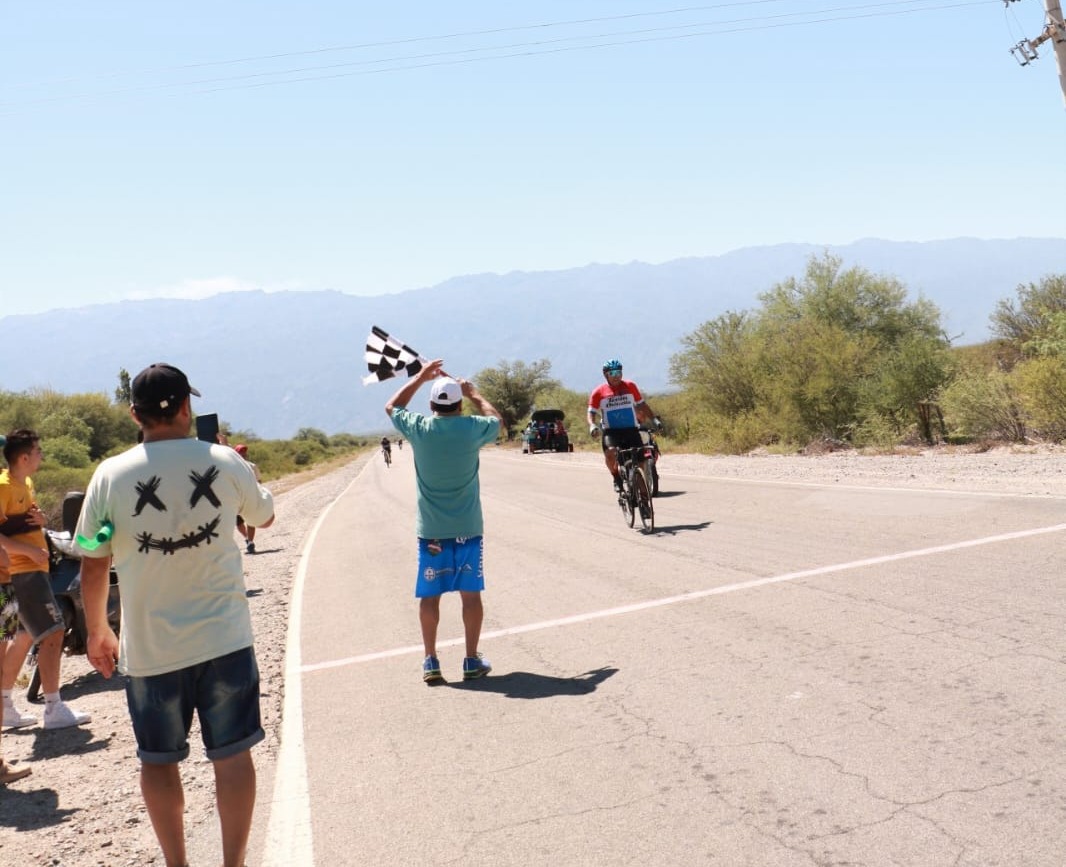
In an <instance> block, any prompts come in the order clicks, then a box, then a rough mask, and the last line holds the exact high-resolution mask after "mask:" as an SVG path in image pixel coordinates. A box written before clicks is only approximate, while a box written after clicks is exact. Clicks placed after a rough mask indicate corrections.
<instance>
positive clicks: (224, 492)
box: [77, 364, 274, 867]
mask: <svg viewBox="0 0 1066 867" xmlns="http://www.w3.org/2000/svg"><path fill="white" fill-rule="evenodd" d="M194 395H195V396H197V397H199V395H200V392H199V391H197V390H196V389H195V388H193V387H192V386H191V385H190V384H189V380H188V378H187V377H186V376H185V374H184V373H183V372H182V371H180V370H179V369H178V368H176V367H174V366H173V365H170V364H153V365H150V366H149V367H147V368H145V369H144V370H142V371H141V372H140V373H139V374H137V376H136V377H135V378H134V380H133V383H132V387H131V396H132V399H133V405H132V406H131V408H130V412H131V414H132V416H133V419H134V421H136V422H137V424H138V425H139V426H140V427H141V429H142V430H143V431H144V442H143V443H142V444H140V445H137V446H134V447H133V448H131V449H128V450H127V451H125V452H123V453H121V454H119V455H115V456H114V457H110V458H107V459H106V460H105V461H103V462H102V463H101V464H100V466H99V467H97V469H96V471H95V472H94V473H93V476H92V479H90V481H89V488H88V491H87V492H86V495H85V502H84V504H83V506H82V512H81V517H80V518H79V520H78V527H77V534H78V535H79V536H82V537H85V538H92V537H93V536H94V535H95V534H96V532H97V531H98V530H99V529H100V527H101V526H103V525H104V524H105V523H110V524H111V525H112V527H113V529H112V533H111V537H110V539H108V540H107V541H106V542H105V543H103V544H101V545H100V546H99V547H97V548H94V549H93V550H91V551H90V550H87V549H84V548H83V549H82V596H83V601H84V604H85V618H86V624H87V626H88V630H89V638H88V644H87V655H88V657H89V662H90V664H91V665H92V666H93V668H95V669H96V670H97V671H99V672H100V673H101V674H102V675H104V677H111V675H112V674H114V672H115V670H116V668H117V670H118V671H120V672H121V673H122V674H124V675H126V703H127V705H128V707H129V713H130V720H131V722H132V724H133V731H134V735H135V737H136V740H137V755H138V758H139V759H140V761H141V791H142V793H143V795H144V802H145V806H146V808H147V810H148V815H149V817H150V819H151V821H152V828H153V829H154V830H155V833H156V837H157V838H158V840H159V844H160V847H161V848H162V850H163V855H164V857H165V859H166V863H167V864H185V863H187V859H186V845H185V831H184V819H183V808H182V805H183V804H184V792H183V789H182V782H181V773H180V769H179V763H180V762H181V761H182V760H184V759H185V758H186V757H187V756H188V754H189V742H188V736H189V730H190V727H191V724H192V716H193V712H194V711H195V712H196V714H197V715H198V716H199V719H200V732H201V737H202V739H203V743H204V746H205V748H206V753H207V758H208V759H209V760H210V761H211V763H212V765H213V767H214V772H215V789H216V803H217V804H218V810H219V818H220V824H221V829H222V861H223V865H224V867H240V865H243V864H244V860H245V854H246V852H247V848H248V836H249V834H250V832H251V826H252V816H253V813H254V809H255V791H256V775H255V765H254V762H253V760H252V755H251V748H252V747H253V746H254V745H255V744H257V743H259V742H260V741H261V740H263V738H264V737H265V733H264V732H263V727H262V723H261V719H260V709H259V668H258V665H257V663H256V658H255V650H254V647H253V636H252V618H251V613H250V611H249V609H248V599H247V596H246V595H245V587H244V568H243V563H242V561H241V552H240V549H239V548H238V547H237V543H236V539H235V538H234V534H233V530H232V528H233V526H234V524H235V523H236V520H237V515H243V516H244V518H245V520H246V521H247V522H248V523H250V524H254V525H256V526H259V527H266V526H269V525H270V524H271V523H273V521H274V502H273V498H272V496H271V494H270V492H269V491H268V490H267V489H266V488H264V487H262V486H261V485H260V484H258V483H257V482H256V479H255V473H254V472H253V471H252V468H251V467H249V466H248V464H247V463H246V462H245V461H244V460H243V459H242V458H241V456H240V455H238V454H237V453H236V452H235V451H234V450H233V449H232V448H230V447H229V446H226V445H222V444H220V443H215V442H200V441H198V440H197V439H192V438H190V436H189V433H190V431H191V430H192V426H193V415H192V405H191V404H192V396H194ZM112 559H113V560H114V565H115V571H116V572H117V573H118V579H119V589H120V595H121V600H122V602H121V604H122V637H121V642H120V640H119V639H118V637H116V635H115V633H114V632H113V631H112V629H111V627H110V625H109V624H108V620H107V597H108V563H109V561H110V560H112Z"/></svg>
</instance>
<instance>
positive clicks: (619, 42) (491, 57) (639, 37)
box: [0, 0, 997, 108]
mask: <svg viewBox="0 0 1066 867" xmlns="http://www.w3.org/2000/svg"><path fill="white" fill-rule="evenodd" d="M769 2H781V0H755V2H736V3H725V4H719V5H716V6H711V7H685V8H684V9H678V10H670V11H666V12H656V13H651V12H649V13H634V14H631V15H624V16H609V17H605V18H599V19H582V20H580V21H577V22H554V23H547V24H539V25H524V26H522V27H512V28H497V29H495V30H491V31H487V30H483V31H469V32H468V33H465V34H449V35H446V36H440V37H415V38H411V39H404V40H392V41H389V42H376V43H367V44H366V46H360V47H386V46H391V45H397V44H410V43H414V42H423V41H430V40H438V39H451V38H455V37H457V36H461V35H483V34H488V33H494V34H498V33H502V32H508V31H516V30H528V29H533V28H540V27H555V26H564V25H567V24H572V23H582V24H584V23H590V22H602V21H614V20H621V19H631V18H638V17H641V18H647V17H651V16H661V15H667V14H675V13H676V12H681V11H691V10H700V11H703V10H706V9H721V8H725V7H730V6H751V5H762V4H765V3H769ZM993 2H997V0H959V2H949V3H936V4H929V3H928V2H927V0H884V2H880V3H872V4H862V5H858V6H855V5H849V6H837V7H829V8H825V9H818V10H810V11H806V12H783V13H779V14H775V15H769V16H751V17H747V18H738V19H728V20H724V21H711V22H707V21H703V22H694V23H687V24H676V25H668V26H663V27H654V28H642V29H638V30H627V31H614V32H606V33H597V34H583V35H577V36H563V37H557V38H554V39H545V40H534V41H527V42H517V43H508V44H503V45H496V46H481V47H476V48H464V49H454V50H449V51H439V52H429V53H424V54H414V55H400V56H395V57H386V58H378V59H371V60H357V61H346V62H343V63H336V64H325V65H313V66H307V67H295V68H290V69H283V70H269V71H263V72H252V73H242V74H240V75H234V76H220V77H216V78H207V79H192V80H186V81H176V82H167V83H162V84H153V85H138V86H132V87H128V88H120V89H115V90H109V91H101V92H97V93H82V94H72V95H64V96H55V97H42V98H40V99H36V100H24V101H22V102H8V103H0V106H3V107H6V108H14V107H16V106H20V105H29V104H37V103H43V102H56V101H71V100H81V99H89V98H100V97H107V96H116V95H124V94H131V93H145V92H152V91H155V92H159V91H163V90H170V91H173V90H175V89H177V88H182V89H183V90H182V93H183V94H189V95H196V94H207V93H217V92H221V91H227V90H241V89H250V88H261V87H269V86H278V85H284V84H301V83H307V82H312V81H325V80H330V79H336V78H347V77H354V76H363V75H378V74H383V73H391V72H402V71H409V70H415V69H426V68H432V67H444V66H456V65H462V64H469V63H477V62H487V61H497V60H507V59H515V58H519V57H534V56H540V55H550V54H561V53H568V52H575V51H591V50H595V49H603V48H614V47H620V46H626V45H636V44H645V43H653V42H664V41H674V40H680V39H692V38H698V37H708V36H723V35H731V34H736V33H744V32H751V31H758V30H771V29H779V28H783V27H797V26H812V25H821V24H827V23H836V22H840V21H850V20H861V19H866V18H879V17H886V16H899V15H909V14H914V13H919V12H932V11H938V10H944V9H955V8H961V7H968V6H980V5H989V4H991V3H993ZM919 3H921V4H925V5H920V6H915V4H919ZM903 6H907V7H912V8H895V7H903ZM886 7H892V8H886ZM862 10H877V11H862ZM838 12H846V13H859V14H843V15H837V14H835V13H838ZM800 16H802V17H803V18H804V19H805V20H799V21H784V20H780V19H787V18H797V17H800ZM811 16H825V17H811ZM753 22H754V23H753ZM731 25H742V26H731ZM693 28H712V29H704V30H696V31H694V32H686V33H676V32H674V31H677V30H687V31H693ZM663 33H669V34H670V35H654V34H663ZM618 36H623V37H634V38H624V39H615V37H618ZM589 40H600V41H596V42H593V43H592V44H581V45H570V46H561V47H560V45H559V44H560V43H566V42H575V41H581V42H583V43H587V42H589ZM606 40H613V41H606ZM354 48H355V46H351V47H349V48H347V49H345V48H330V49H316V50H314V51H307V52H287V53H285V54H278V55H268V56H264V57H262V58H244V59H235V60H229V61H212V62H209V63H205V64H190V65H186V66H182V67H171V68H169V71H174V70H175V69H193V68H202V67H205V66H217V65H224V64H233V63H242V62H248V61H251V60H255V59H276V58H284V57H293V56H305V55H308V54H317V53H320V52H325V51H334V50H336V51H340V50H353V49H354ZM500 52H504V53H502V54H501V53H500ZM389 64H392V65H389ZM352 66H362V67H366V66H375V67H377V68H374V69H357V70H351V69H349V67H352ZM338 69H344V70H347V71H344V72H326V71H327V70H338ZM308 72H326V74H321V75H303V73H308ZM279 76H289V77H279ZM292 76H298V77H292ZM268 77H269V78H271V79H272V80H270V81H250V79H260V78H268ZM228 82H234V83H233V84H228ZM212 84H219V85H223V86H219V87H208V88H204V87H203V85H212ZM197 87H199V88H200V89H192V88H197ZM175 95H177V94H175Z"/></svg>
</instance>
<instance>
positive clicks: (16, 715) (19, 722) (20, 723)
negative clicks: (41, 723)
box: [4, 701, 37, 729]
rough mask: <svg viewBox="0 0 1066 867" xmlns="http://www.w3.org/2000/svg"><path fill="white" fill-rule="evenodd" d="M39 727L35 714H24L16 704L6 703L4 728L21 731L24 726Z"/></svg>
mask: <svg viewBox="0 0 1066 867" xmlns="http://www.w3.org/2000/svg"><path fill="white" fill-rule="evenodd" d="M34 725H37V717H35V716H34V715H33V714H29V713H23V712H22V711H20V710H19V709H18V708H17V707H15V705H14V704H8V703H7V702H6V701H5V702H4V728H6V729H20V728H22V727H24V726H34Z"/></svg>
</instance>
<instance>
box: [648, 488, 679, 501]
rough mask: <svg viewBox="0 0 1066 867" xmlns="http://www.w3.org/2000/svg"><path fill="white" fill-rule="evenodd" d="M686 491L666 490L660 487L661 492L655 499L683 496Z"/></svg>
mask: <svg viewBox="0 0 1066 867" xmlns="http://www.w3.org/2000/svg"><path fill="white" fill-rule="evenodd" d="M685 493H686V491H664V490H662V489H661V488H660V489H659V493H657V494H656V495H655V499H656V500H665V499H666V498H667V497H682V496H684V495H685Z"/></svg>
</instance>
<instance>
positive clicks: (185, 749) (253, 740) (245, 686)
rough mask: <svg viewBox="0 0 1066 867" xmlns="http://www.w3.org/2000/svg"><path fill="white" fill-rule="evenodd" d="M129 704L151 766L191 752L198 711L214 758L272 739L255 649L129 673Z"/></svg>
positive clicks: (143, 755) (140, 749)
mask: <svg viewBox="0 0 1066 867" xmlns="http://www.w3.org/2000/svg"><path fill="white" fill-rule="evenodd" d="M126 704H127V705H128V706H129V709H130V719H131V720H132V721H133V734H134V736H135V737H136V739H137V756H138V757H139V758H140V760H141V761H142V762H144V763H145V764H148V765H172V764H174V763H176V762H180V761H181V760H182V759H184V758H186V757H187V756H188V755H189V728H190V727H191V726H192V714H193V711H194V710H195V711H196V713H197V716H198V717H199V718H200V733H201V735H202V736H203V741H204V746H205V747H206V752H207V757H208V758H209V759H210V760H211V761H216V760H218V759H226V758H229V757H230V756H235V755H237V754H238V753H243V752H244V751H245V750H247V749H250V748H251V747H253V746H254V745H255V744H257V743H259V742H260V741H261V740H263V738H265V737H266V733H265V732H264V731H263V726H262V724H261V722H260V718H259V666H258V664H257V663H256V661H255V651H254V650H253V649H252V648H251V647H246V648H244V649H243V650H237V651H234V652H233V653H227V654H226V655H225V656H219V657H216V658H215V659H210V660H208V661H207V662H201V663H200V664H198V665H190V666H189V667H188V668H180V669H178V670H177V671H169V672H167V673H166V674H153V675H150V676H149V677H129V678H127V679H126Z"/></svg>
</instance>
